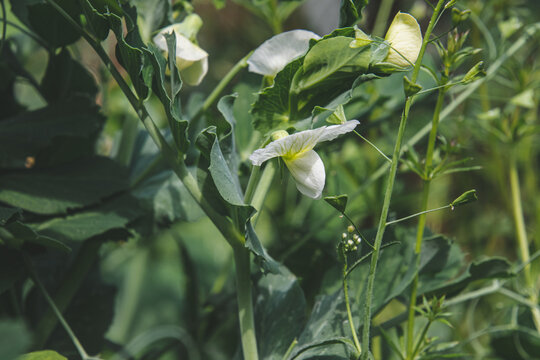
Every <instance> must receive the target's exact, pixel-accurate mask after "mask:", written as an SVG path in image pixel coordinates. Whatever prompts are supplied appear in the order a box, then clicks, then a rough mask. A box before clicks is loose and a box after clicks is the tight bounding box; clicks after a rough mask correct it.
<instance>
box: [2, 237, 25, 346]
mask: <svg viewBox="0 0 540 360" xmlns="http://www.w3.org/2000/svg"><path fill="white" fill-rule="evenodd" d="M25 274H26V270H25V268H24V262H23V259H22V257H21V253H20V252H19V251H18V250H13V249H9V248H7V247H5V246H1V245H0V294H2V293H4V292H5V291H7V290H9V289H10V288H11V287H12V286H13V284H15V283H16V282H17V281H19V280H20V279H22V278H24V276H25ZM0 342H1V340H0ZM1 351H2V346H0V353H1Z"/></svg>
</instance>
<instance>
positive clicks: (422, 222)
mask: <svg viewBox="0 0 540 360" xmlns="http://www.w3.org/2000/svg"><path fill="white" fill-rule="evenodd" d="M445 93H446V88H445V87H442V88H440V89H439V96H438V97H437V103H436V105H435V110H434V112H433V118H432V121H431V124H432V125H431V131H430V133H429V139H428V147H427V150H426V163H425V166H424V177H425V180H424V188H423V189H422V200H421V205H420V206H421V207H420V209H421V211H422V214H421V215H420V217H419V219H418V227H417V229H416V246H415V250H414V253H415V265H414V266H415V275H414V280H413V284H412V289H411V297H410V301H409V316H408V321H407V345H406V350H407V359H413V358H414V356H415V352H414V350H413V342H414V316H415V313H416V311H415V306H416V297H417V292H418V271H419V270H420V253H421V251H422V240H423V238H424V229H425V226H426V210H427V207H428V200H429V188H430V186H431V180H432V177H431V171H432V165H433V153H434V151H435V142H436V140H437V130H438V128H439V120H440V114H441V109H442V106H443V104H444V95H445ZM450 206H451V205H449V206H448V207H450Z"/></svg>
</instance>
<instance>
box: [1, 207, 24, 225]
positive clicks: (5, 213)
mask: <svg viewBox="0 0 540 360" xmlns="http://www.w3.org/2000/svg"><path fill="white" fill-rule="evenodd" d="M20 214H21V209H18V208H12V207H5V206H0V226H4V225H6V224H7V223H8V222H9V221H10V220H12V219H13V218H15V215H20Z"/></svg>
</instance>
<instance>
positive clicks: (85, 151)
mask: <svg viewBox="0 0 540 360" xmlns="http://www.w3.org/2000/svg"><path fill="white" fill-rule="evenodd" d="M103 122H104V118H103V116H102V115H101V114H100V113H99V108H98V107H97V106H96V105H95V104H94V103H93V101H91V100H90V99H88V98H85V97H80V96H78V97H74V98H70V99H65V100H63V101H60V102H58V103H55V104H53V105H49V106H47V107H45V108H42V109H39V110H36V111H29V112H24V113H21V114H19V115H17V116H14V117H11V118H9V119H6V120H4V121H2V122H0V167H8V168H17V169H24V168H25V167H28V164H27V159H28V158H29V157H31V158H33V159H34V160H35V166H36V167H40V166H43V165H45V164H54V163H60V162H65V161H72V160H74V159H76V158H78V157H81V156H90V155H91V154H93V153H94V152H95V150H94V146H95V145H94V144H95V140H96V139H97V136H98V135H99V132H100V131H101V128H102V126H103Z"/></svg>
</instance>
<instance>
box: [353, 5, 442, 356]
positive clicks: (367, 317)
mask: <svg viewBox="0 0 540 360" xmlns="http://www.w3.org/2000/svg"><path fill="white" fill-rule="evenodd" d="M443 4H444V0H439V1H438V2H437V6H436V7H435V10H434V11H433V15H432V16H431V20H430V22H429V25H428V28H427V30H426V33H425V35H424V39H423V40H422V47H421V48H420V52H419V54H418V59H417V61H416V64H415V65H414V70H413V73H412V75H411V81H412V83H416V80H417V78H418V73H419V72H420V65H421V64H422V59H423V58H424V53H425V52H426V47H427V44H428V41H429V38H430V36H431V32H432V31H433V27H434V26H435V19H437V17H438V16H439V13H440V11H441V9H442V6H443ZM411 105H412V98H411V97H408V98H407V100H406V101H405V107H404V109H403V113H402V116H401V121H400V124H399V130H398V135H397V139H396V144H395V147H394V153H393V155H392V164H391V165H390V173H389V174H388V180H387V183H386V191H385V194H384V201H383V207H382V211H381V217H380V218H379V226H378V227H377V235H376V236H375V244H374V246H375V249H374V250H373V254H372V256H371V264H370V267H369V275H368V283H367V288H366V301H365V305H364V321H363V326H364V328H363V332H362V349H363V352H362V359H363V360H367V359H368V358H369V338H370V336H369V331H370V327H371V301H372V300H373V299H372V298H373V286H374V284H375V273H376V269H377V262H378V261H379V253H380V251H379V250H380V248H381V245H382V238H383V235H384V230H385V228H386V220H387V217H388V210H389V208H390V200H391V199H392V190H393V189H394V182H395V179H396V173H397V167H398V163H399V158H400V154H401V143H402V142H403V135H404V133H405V127H406V125H407V118H408V116H409V110H410V108H411Z"/></svg>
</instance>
